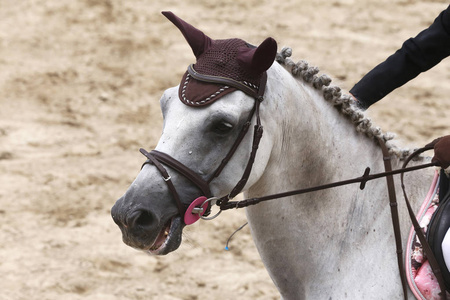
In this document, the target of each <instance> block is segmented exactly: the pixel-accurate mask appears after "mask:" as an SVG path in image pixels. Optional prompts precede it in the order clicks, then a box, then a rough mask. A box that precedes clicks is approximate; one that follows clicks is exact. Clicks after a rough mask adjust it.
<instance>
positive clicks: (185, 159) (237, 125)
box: [111, 12, 277, 255]
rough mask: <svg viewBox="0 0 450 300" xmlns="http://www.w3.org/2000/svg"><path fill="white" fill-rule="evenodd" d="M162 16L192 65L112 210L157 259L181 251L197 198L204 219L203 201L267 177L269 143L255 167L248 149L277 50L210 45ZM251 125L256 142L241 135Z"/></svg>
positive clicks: (133, 241) (132, 239) (167, 97)
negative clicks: (156, 135) (188, 49)
mask: <svg viewBox="0 0 450 300" xmlns="http://www.w3.org/2000/svg"><path fill="white" fill-rule="evenodd" d="M163 14H164V15H165V16H166V17H167V18H168V19H169V20H170V21H171V22H172V23H173V24H174V25H175V26H177V27H178V29H179V30H180V31H181V33H182V34H183V36H184V37H185V39H186V40H187V42H188V43H189V45H190V47H191V48H192V51H193V53H194V55H195V57H196V63H195V64H193V65H190V66H189V67H188V71H187V72H186V73H185V74H184V76H183V78H182V80H181V83H180V85H179V86H177V87H173V88H169V89H168V90H166V91H165V93H164V94H163V96H162V97H161V100H160V104H161V110H162V113H163V119H164V123H163V132H162V135H161V138H160V140H159V142H158V144H157V146H156V148H155V150H153V151H151V152H150V153H148V152H146V151H145V150H141V152H142V153H143V154H144V155H145V156H146V157H147V158H148V160H147V161H146V163H144V165H143V166H142V169H141V171H140V173H139V174H138V176H137V177H136V179H135V180H134V182H133V183H132V184H131V186H130V187H129V189H128V190H127V191H126V192H125V194H124V195H123V196H122V197H121V198H120V199H119V200H117V202H116V204H115V205H114V206H113V208H112V210H111V214H112V217H113V219H114V221H115V222H116V223H117V225H118V226H119V227H120V229H121V231H122V234H123V241H124V242H125V243H126V244H128V245H129V246H132V247H134V248H138V249H141V250H144V251H148V252H149V253H151V254H159V255H162V254H167V253H169V252H171V251H174V250H176V249H177V248H178V247H179V245H180V243H181V235H182V230H183V228H184V226H185V225H186V224H189V223H191V221H187V220H188V219H189V217H191V215H192V212H191V210H192V207H191V208H189V209H188V207H189V206H190V204H191V203H192V202H193V201H194V200H196V199H201V200H200V202H199V203H200V205H198V207H197V208H198V209H200V210H202V212H201V214H203V213H205V212H206V211H207V210H208V209H209V207H207V206H208V205H209V204H211V203H210V202H208V201H203V199H208V198H209V199H212V198H211V197H213V196H215V197H222V196H226V195H229V194H230V193H231V194H232V196H234V194H236V193H238V192H240V191H241V190H242V189H243V188H244V186H251V185H252V184H254V183H255V182H256V181H257V180H258V178H259V176H261V174H262V173H263V172H264V168H265V165H266V164H267V162H268V159H269V153H270V147H271V146H270V140H269V139H266V140H264V139H263V142H262V143H261V146H260V147H259V148H260V150H259V151H258V160H257V163H255V164H254V166H253V167H252V165H253V160H254V158H255V157H254V156H255V153H256V150H252V149H255V148H256V149H257V148H258V144H257V143H256V145H255V139H257V140H259V138H261V136H260V135H261V134H262V126H261V125H260V124H259V123H260V120H259V110H260V108H259V107H260V103H261V102H262V100H263V95H264V91H265V87H266V80H267V74H266V71H267V69H269V68H270V66H271V65H272V64H273V62H274V59H275V55H276V50H277V45H276V42H275V41H274V40H273V39H272V38H267V39H266V40H265V41H264V42H263V43H262V44H261V45H260V46H258V47H255V46H252V45H250V44H248V43H246V42H245V41H243V40H241V39H224V40H213V39H211V38H209V37H208V36H206V35H205V34H204V33H203V32H201V31H200V30H198V29H196V28H194V27H193V26H191V25H190V24H188V23H186V22H185V21H183V20H181V19H180V18H178V17H177V16H175V15H174V14H173V13H171V12H163ZM251 124H253V125H254V126H255V132H254V135H253V137H252V136H251V133H249V134H246V132H247V130H248V128H249V127H251V126H250V125H251ZM249 131H251V130H249ZM249 165H250V166H249ZM250 170H251V173H250ZM242 174H244V175H242ZM241 175H242V180H239V177H240V176H241ZM238 182H239V183H238ZM200 197H202V198H200ZM203 197H204V198H203ZM206 204H208V205H206ZM187 210H188V211H187ZM198 214H199V215H200V212H199V213H198ZM186 215H187V217H185V216H186Z"/></svg>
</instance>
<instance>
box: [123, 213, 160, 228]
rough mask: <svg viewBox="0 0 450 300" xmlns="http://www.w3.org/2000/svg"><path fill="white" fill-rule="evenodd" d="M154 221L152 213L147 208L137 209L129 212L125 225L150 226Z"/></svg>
mask: <svg viewBox="0 0 450 300" xmlns="http://www.w3.org/2000/svg"><path fill="white" fill-rule="evenodd" d="M155 221H156V218H155V217H154V215H153V214H152V213H151V212H150V211H147V210H138V211H135V212H134V213H132V214H130V216H129V217H128V220H127V225H128V226H130V227H137V226H139V227H151V226H152V224H153V223H154V222H155Z"/></svg>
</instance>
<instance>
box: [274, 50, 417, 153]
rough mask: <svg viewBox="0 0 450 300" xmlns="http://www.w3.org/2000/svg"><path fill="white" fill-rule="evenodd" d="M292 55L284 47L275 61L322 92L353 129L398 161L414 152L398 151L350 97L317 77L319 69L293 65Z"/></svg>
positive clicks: (326, 79)
mask: <svg viewBox="0 0 450 300" xmlns="http://www.w3.org/2000/svg"><path fill="white" fill-rule="evenodd" d="M291 55H292V49H291V48H289V47H284V48H283V49H282V50H281V52H280V53H278V54H277V56H276V61H277V62H278V63H280V64H281V65H284V66H285V68H286V69H287V70H288V71H290V72H291V74H292V75H293V76H294V77H295V78H300V79H303V80H304V81H305V82H307V83H308V84H310V85H312V86H313V87H314V88H315V89H316V90H319V91H322V94H323V98H324V99H325V100H326V101H329V102H331V103H332V104H333V105H334V106H335V107H336V108H337V109H338V110H339V111H340V112H341V113H342V114H343V115H344V116H345V117H347V118H348V119H350V120H351V121H352V123H353V124H354V125H355V129H356V131H358V132H361V133H363V134H365V135H366V136H368V137H369V138H370V139H373V140H374V141H375V142H377V143H378V139H382V140H383V141H384V142H385V143H386V146H387V148H388V150H389V153H391V154H394V155H395V156H397V157H398V158H399V159H401V160H404V159H406V158H407V157H408V156H409V155H410V154H411V153H412V152H413V151H414V150H411V149H400V148H398V147H397V146H396V145H394V144H393V143H391V142H390V141H391V140H392V139H394V137H395V135H394V134H393V133H389V132H383V131H382V130H381V128H380V127H378V126H375V125H373V124H372V121H371V120H370V119H369V118H367V117H366V116H365V115H364V112H363V111H362V110H361V109H360V108H358V106H357V105H356V101H355V100H354V99H353V97H352V96H350V95H347V94H342V93H341V89H340V88H339V87H338V86H330V83H331V78H330V77H329V76H327V75H325V74H322V75H320V76H318V75H317V74H318V73H319V68H317V67H310V66H309V65H308V62H306V61H304V60H301V61H299V62H298V63H294V61H292V60H291V59H290V58H289V57H290V56H291Z"/></svg>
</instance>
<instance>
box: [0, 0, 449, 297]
mask: <svg viewBox="0 0 450 300" xmlns="http://www.w3.org/2000/svg"><path fill="white" fill-rule="evenodd" d="M278 2H280V3H279V4H275V3H278ZM447 5H448V1H444V0H440V1H439V0H435V1H429V0H428V1H425V0H421V1H419V0H367V1H357V0H334V1H322V0H319V1H294V0H285V1H268V0H258V1H256V0H246V1H242V0H239V1H237V0H223V1H220V2H219V1H209V0H191V1H172V0H167V1H164V0H163V1H154V0H148V1H143V0H128V1H119V0H79V1H70V0H64V1H62V0H46V1H44V0H34V1H33V0H28V1H26V0H25V1H12V0H2V1H0V187H1V188H0V204H1V205H0V221H1V222H0V275H1V279H0V291H1V296H0V298H1V299H6V300H21V299H27V300H29V299H39V300H46V299H58V300H59V299H65V300H66V299H69V300H71V299H108V300H110V299H111V300H113V299H163V300H169V299H170V300H175V299H183V300H194V299H278V293H277V291H276V289H275V288H274V286H273V284H272V282H271V280H270V278H269V276H268V275H267V273H266V271H265V270H264V268H263V265H262V263H261V261H260V259H259V256H258V253H257V251H256V249H255V247H254V245H253V242H252V239H251V236H250V233H249V229H248V228H245V229H244V230H243V231H242V232H241V233H239V234H238V235H236V236H235V238H234V239H233V241H232V244H231V248H232V251H228V252H227V251H224V246H225V242H226V240H227V238H228V237H229V235H230V234H231V233H232V232H233V231H234V230H235V229H236V228H237V227H239V226H240V225H241V224H243V223H244V222H245V214H244V212H243V211H229V212H227V213H226V216H223V215H222V216H221V217H220V218H218V219H216V220H215V221H213V222H198V223H197V224H195V225H194V226H192V227H189V228H188V229H187V230H185V236H184V243H183V245H182V247H181V248H180V249H179V250H178V251H177V252H175V253H172V254H170V255H168V256H165V257H150V256H147V255H146V254H144V253H141V252H138V251H136V250H133V249H131V248H129V247H127V246H126V245H125V244H123V243H122V241H121V235H120V232H119V229H118V228H117V227H116V225H115V224H114V223H113V221H112V219H111V217H110V208H111V206H112V205H113V204H114V202H115V200H116V199H117V198H118V197H120V196H121V195H122V194H123V193H124V192H125V190H126V189H127V187H128V185H129V184H130V183H131V181H132V180H133V179H134V177H135V176H136V174H137V173H138V171H139V168H140V165H141V163H142V162H143V157H142V156H141V155H140V153H139V152H138V149H139V147H145V148H152V147H154V146H155V145H156V142H157V140H158V137H159V134H160V131H161V124H162V122H161V121H162V120H161V115H160V110H159V102H158V101H159V97H160V95H161V94H162V92H163V90H164V89H166V88H168V87H170V86H173V85H177V84H178V82H179V80H180V78H181V75H182V73H183V72H184V71H185V69H186V67H187V65H188V64H189V63H192V62H193V59H194V57H193V55H192V52H191V50H190V49H189V48H188V45H187V43H186V42H185V41H184V38H183V37H182V35H181V34H180V33H179V31H178V30H177V29H175V27H174V26H173V25H171V23H170V22H168V21H167V20H166V19H165V18H164V17H163V16H162V15H161V14H160V11H162V10H172V11H173V12H175V13H176V14H178V15H179V16H180V17H182V18H184V19H185V20H187V21H188V22H190V23H192V24H194V25H195V26H197V27H199V28H200V29H201V30H203V31H204V32H205V33H207V34H208V35H209V36H211V37H212V38H229V37H239V38H243V39H245V40H247V41H249V42H251V43H253V44H259V43H260V42H261V41H262V40H263V39H264V38H266V37H267V36H272V37H274V38H275V39H276V40H277V41H278V43H279V47H280V48H279V49H281V47H283V46H286V45H288V46H291V47H292V48H293V52H294V54H293V58H294V60H300V59H305V60H308V61H309V62H310V64H312V65H315V66H318V67H320V69H321V71H322V73H326V74H329V75H331V76H332V77H333V78H334V84H336V85H339V86H341V87H342V88H343V89H344V90H349V89H350V88H351V87H352V85H353V84H354V83H355V82H357V81H358V79H360V78H361V77H362V76H363V75H364V74H365V73H366V72H367V71H369V70H370V69H371V68H372V67H374V66H375V65H376V64H377V63H379V62H381V61H382V60H384V59H385V58H386V57H387V56H388V55H390V54H391V53H393V52H394V51H395V50H396V49H397V48H398V47H400V45H401V44H402V42H403V41H404V40H406V39H407V38H409V37H411V36H415V35H416V34H417V33H418V32H419V31H421V30H422V29H424V28H426V27H428V26H429V24H431V22H432V21H433V20H434V18H435V17H436V16H437V15H438V14H439V13H440V12H441V11H442V10H444V9H445V8H446V7H447ZM448 95H450V60H445V61H444V62H442V63H441V64H440V65H439V66H437V67H436V68H434V69H432V70H431V71H429V72H427V73H425V74H422V75H421V76H420V77H419V78H417V79H415V80H413V81H412V82H410V83H409V84H407V85H406V86H405V87H403V88H400V89H398V90H397V91H395V92H394V93H392V94H391V95H389V96H388V97H387V98H386V99H384V100H383V101H381V102H379V103H378V104H376V105H374V106H373V108H371V109H370V110H369V115H370V116H371V118H372V119H373V120H374V121H375V122H376V123H377V124H378V125H380V126H381V127H382V128H383V129H384V130H386V131H393V132H396V133H397V134H398V137H399V138H401V139H403V142H402V143H403V144H410V145H416V146H419V145H422V144H423V143H425V142H428V141H430V140H432V139H433V138H434V137H438V136H441V135H444V134H449V133H450V131H449V129H448V120H449V117H450V109H448V108H447V106H448V104H449V103H450V102H449V96H448ZM402 143H401V144H402Z"/></svg>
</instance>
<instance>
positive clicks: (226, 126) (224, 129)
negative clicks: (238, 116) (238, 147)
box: [214, 122, 233, 134]
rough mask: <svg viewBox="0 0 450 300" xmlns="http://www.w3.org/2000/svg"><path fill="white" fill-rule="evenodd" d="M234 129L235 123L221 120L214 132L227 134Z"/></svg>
mask: <svg viewBox="0 0 450 300" xmlns="http://www.w3.org/2000/svg"><path fill="white" fill-rule="evenodd" d="M232 129H233V125H232V124H230V123H227V122H220V123H217V124H216V125H215V126H214V132H216V133H219V134H225V133H228V132H230V131H231V130H232Z"/></svg>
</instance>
